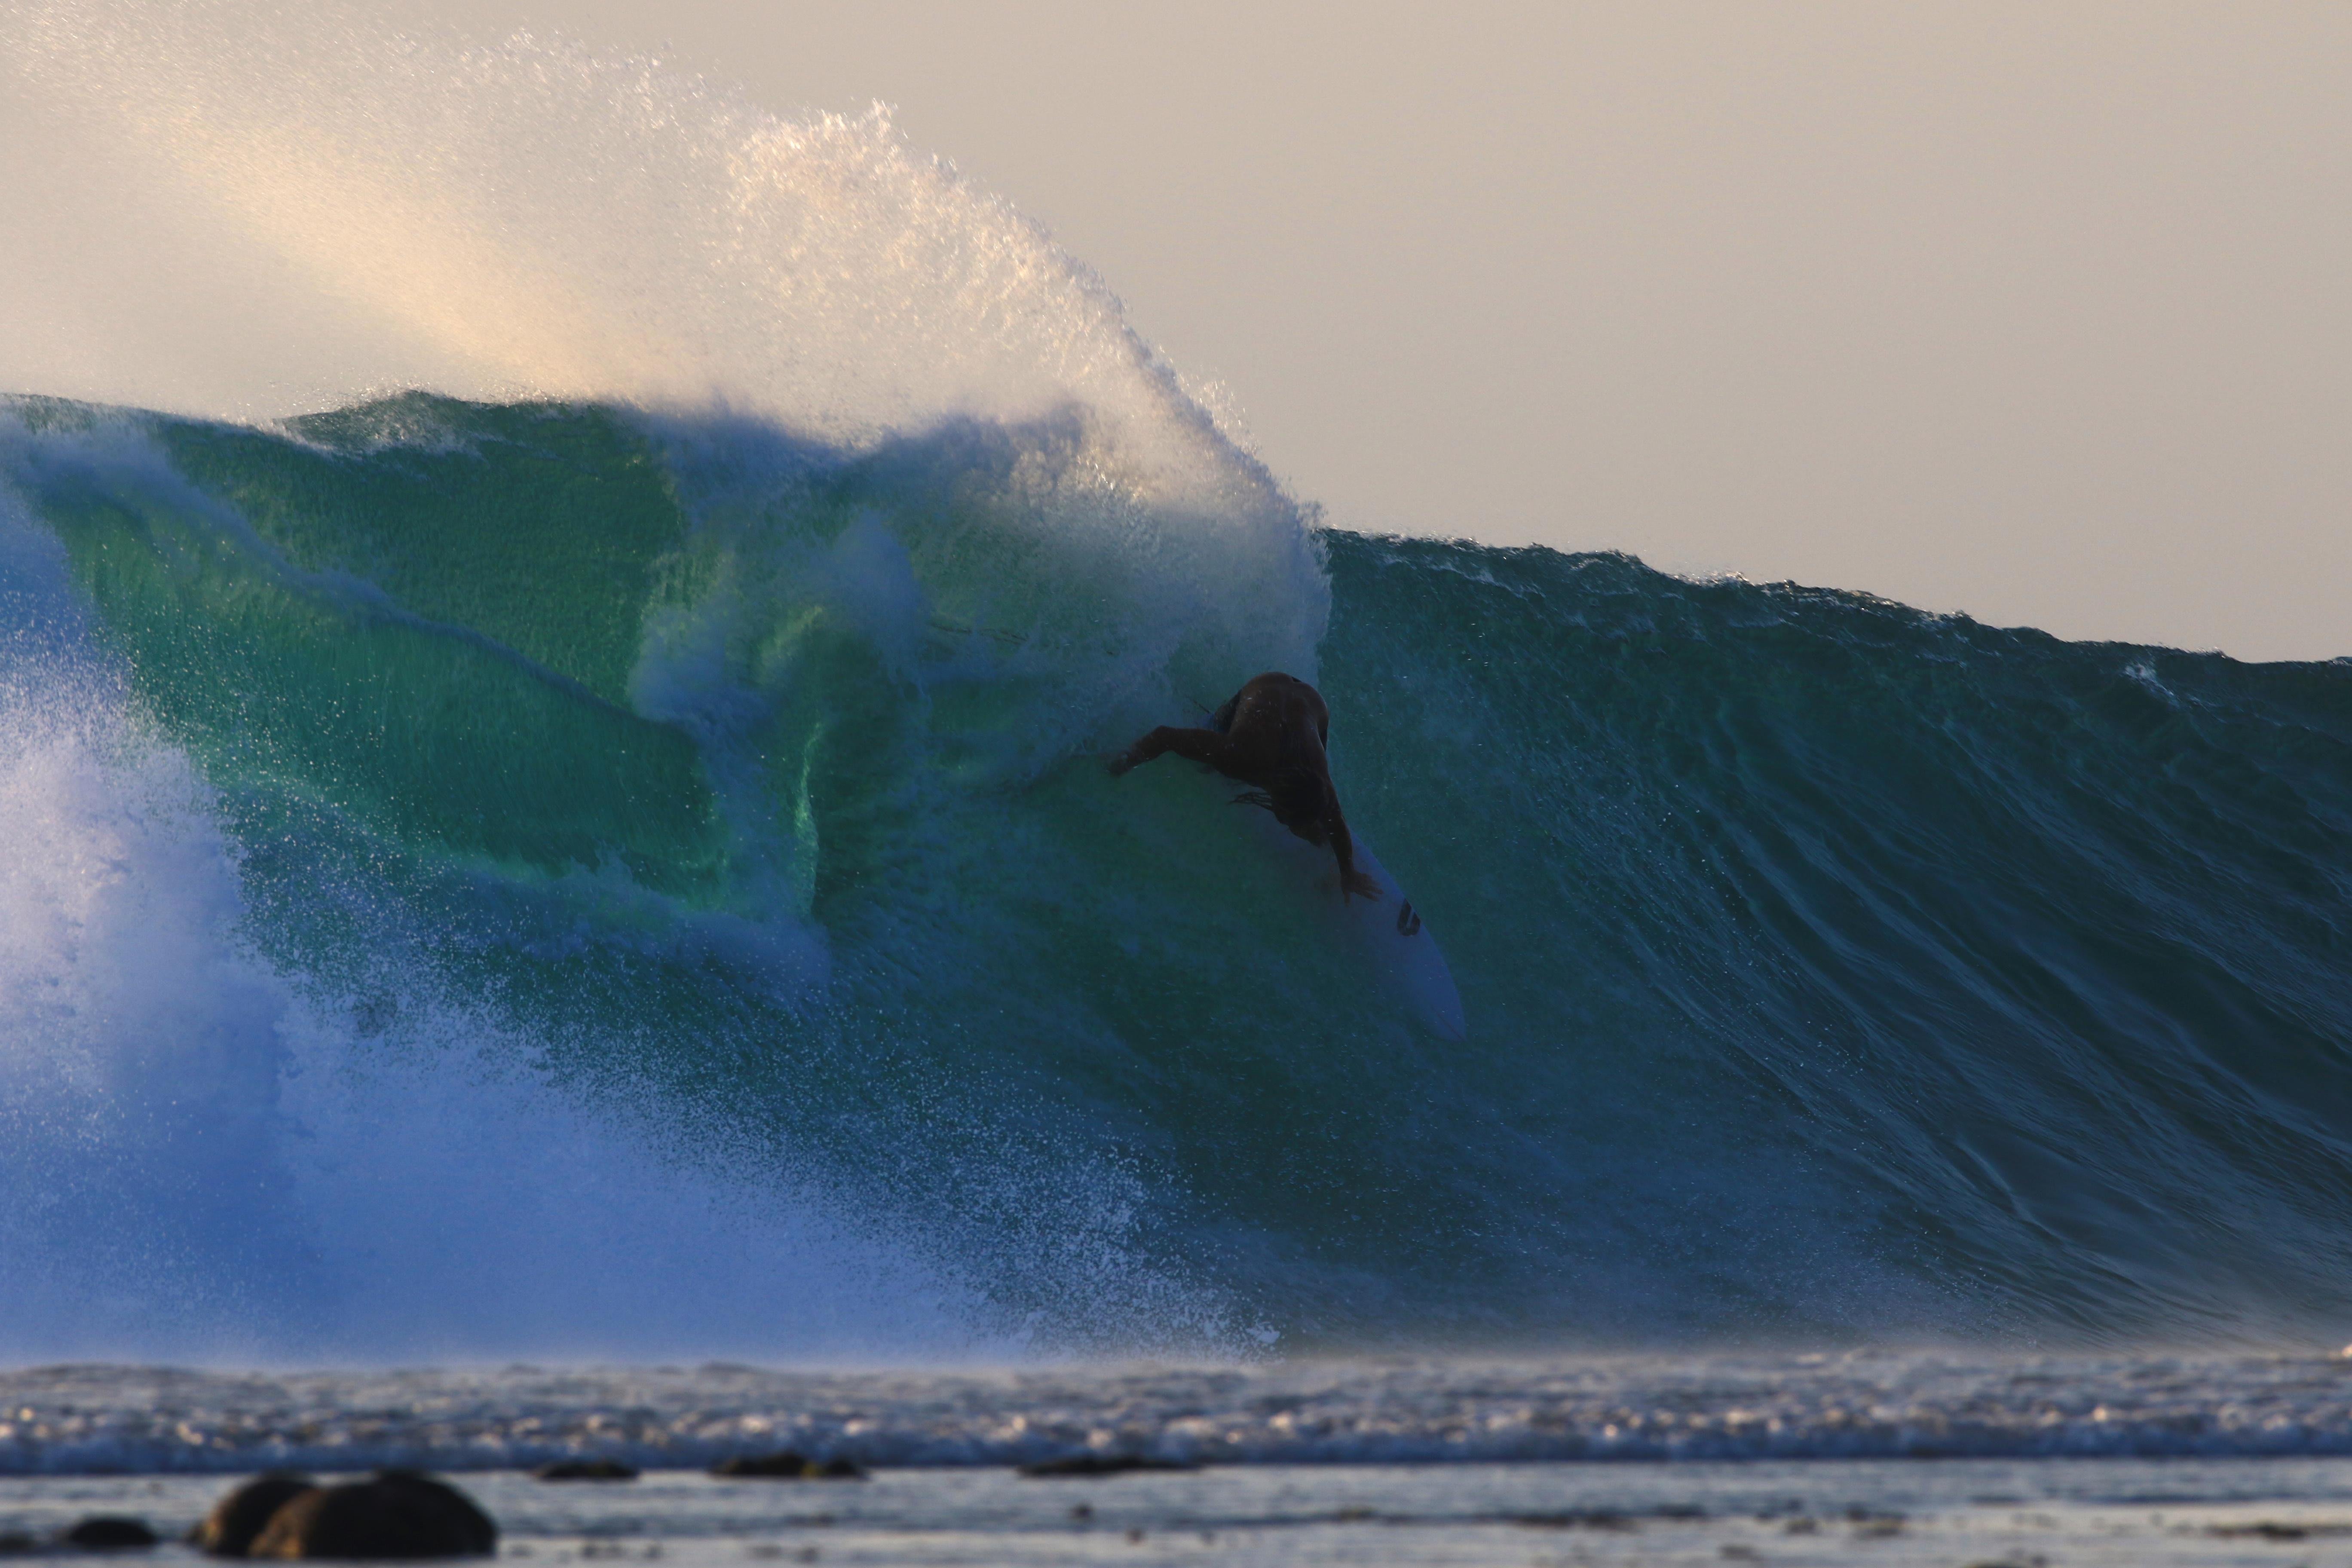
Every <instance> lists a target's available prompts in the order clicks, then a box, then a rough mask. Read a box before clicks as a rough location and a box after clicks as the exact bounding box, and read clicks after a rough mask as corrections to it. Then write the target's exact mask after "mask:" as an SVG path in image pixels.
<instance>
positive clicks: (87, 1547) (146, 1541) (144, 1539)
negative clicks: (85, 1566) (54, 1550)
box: [58, 1513, 162, 1552]
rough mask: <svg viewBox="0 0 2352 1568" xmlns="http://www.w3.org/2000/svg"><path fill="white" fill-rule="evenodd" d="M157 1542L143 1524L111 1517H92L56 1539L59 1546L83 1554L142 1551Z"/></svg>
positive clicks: (135, 1520) (145, 1523) (115, 1516)
mask: <svg viewBox="0 0 2352 1568" xmlns="http://www.w3.org/2000/svg"><path fill="white" fill-rule="evenodd" d="M160 1539H162V1538H161V1537H159V1536H158V1535H157V1534H156V1533H155V1532H154V1531H152V1530H150V1529H148V1528H147V1521H145V1520H143V1519H126V1518H123V1517H122V1516H121V1515H119V1514H110V1513H100V1514H92V1515H91V1516H90V1517H89V1518H88V1519H85V1520H83V1521H81V1522H80V1523H79V1524H77V1525H75V1526H74V1527H73V1528H72V1529H71V1530H68V1531H66V1532H65V1533H64V1534H63V1535H61V1536H59V1537H58V1542H59V1543H60V1544H61V1545H66V1546H71V1547H74V1548H76V1549H78V1550H79V1551H83V1552H137V1551H143V1550H145V1549H146V1548H147V1547H150V1546H152V1545H154V1544H155V1543H156V1542H157V1541H159V1540H160Z"/></svg>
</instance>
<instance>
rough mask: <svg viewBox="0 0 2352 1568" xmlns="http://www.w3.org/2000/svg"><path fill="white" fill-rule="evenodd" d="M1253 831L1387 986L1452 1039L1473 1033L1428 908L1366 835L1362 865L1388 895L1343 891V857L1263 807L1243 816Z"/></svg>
mask: <svg viewBox="0 0 2352 1568" xmlns="http://www.w3.org/2000/svg"><path fill="white" fill-rule="evenodd" d="M1237 815H1239V816H1242V817H1243V818H1244V819H1245V820H1246V821H1247V822H1248V823H1249V825H1250V826H1249V829H1248V830H1249V831H1250V832H1252V833H1254V834H1255V835H1256V836H1257V837H1258V838H1259V839H1260V840H1261V841H1262V842H1263V843H1264V844H1265V847H1266V853H1267V855H1268V856H1269V857H1270V858H1274V859H1276V861H1278V862H1279V863H1281V864H1283V865H1286V866H1289V867H1292V868H1295V874H1296V875H1297V876H1298V877H1300V878H1303V879H1307V880H1308V881H1309V882H1310V884H1311V885H1313V886H1314V888H1315V889H1316V892H1317V894H1318V897H1317V898H1316V899H1315V900H1314V907H1315V908H1316V909H1317V910H1319V911H1320V918H1321V920H1322V922H1323V924H1324V926H1325V927H1326V930H1327V934H1328V939H1329V940H1330V941H1331V942H1335V943H1338V944H1339V945H1342V946H1345V947H1348V948H1349V949H1352V950H1354V951H1355V952H1358V953H1359V954H1360V957H1361V958H1362V960H1363V962H1364V964H1365V966H1366V967H1367V968H1369V969H1370V971H1371V972H1372V973H1374V974H1376V975H1378V976H1379V978H1380V982H1381V987H1382V989H1383V990H1385V991H1386V992H1387V993H1388V994H1389V995H1390V996H1391V998H1392V999H1393V1000H1394V1001H1395V1002H1397V1003H1398V1004H1399V1005H1402V1007H1403V1008H1404V1009H1405V1011H1407V1012H1408V1013H1410V1014H1411V1015H1412V1016H1413V1017H1415V1018H1417V1019H1419V1020H1420V1021H1421V1022H1422V1023H1423V1024H1424V1025H1426V1026H1428V1027H1430V1028H1431V1029H1433V1030H1435V1031H1436V1032H1437V1033H1438V1034H1439V1035H1442V1036H1444V1037H1445V1038H1446V1039H1449V1040H1454V1041H1457V1042H1458V1041H1460V1040H1462V1039H1463V1038H1465V1037H1466V1036H1467V1035H1468V1033H1469V1026H1468V1023H1467V1021H1466V1020H1465V1018H1464V1017H1463V1014H1462V994H1461V993H1460V992H1459V991H1457V990H1455V989H1454V972H1453V971H1452V970H1450V969H1448V968H1446V966H1445V954H1444V953H1443V952H1439V951H1438V947H1437V938H1436V936H1435V934H1434V933H1433V932H1432V931H1430V929H1429V925H1428V922H1426V921H1423V919H1422V918H1421V911H1420V910H1417V909H1415V908H1414V907H1413V902H1412V899H1411V898H1410V897H1408V896H1407V895H1406V893H1405V890H1404V889H1403V888H1402V887H1400V886H1399V885H1398V883H1397V879H1395V878H1394V877H1391V875H1389V870H1388V868H1387V867H1385V866H1383V865H1381V858H1380V857H1379V856H1378V855H1376V854H1374V853H1373V852H1372V847H1371V846H1370V844H1368V843H1366V842H1365V841H1364V836H1363V835H1362V834H1360V833H1356V832H1353V831H1352V830H1351V831H1350V834H1349V837H1350V838H1352V839H1353V840H1354V854H1355V860H1356V868H1357V869H1358V870H1360V871H1361V872H1363V873H1364V874H1365V875H1366V876H1368V877H1370V879H1372V880H1373V881H1374V882H1375V883H1377V884H1379V886H1380V896H1379V897H1378V898H1375V899H1367V898H1364V897H1362V896H1360V895H1359V896H1357V897H1354V898H1346V897H1342V896H1341V894H1340V891H1339V863H1338V862H1337V861H1336V860H1334V859H1333V858H1332V856H1331V851H1330V850H1329V849H1328V848H1324V847H1319V846H1317V845H1313V844H1309V843H1307V840H1305V839H1303V838H1301V837H1298V836H1297V834H1295V833H1293V832H1291V831H1290V829H1288V828H1286V827H1285V826H1282V824H1280V823H1279V822H1276V820H1275V819H1274V817H1273V816H1271V815H1270V814H1268V813H1266V812H1262V811H1247V812H1242V813H1239V814H1237Z"/></svg>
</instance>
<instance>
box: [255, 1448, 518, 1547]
mask: <svg viewBox="0 0 2352 1568" xmlns="http://www.w3.org/2000/svg"><path fill="white" fill-rule="evenodd" d="M498 1545H499V1527H498V1526H497V1525H495V1524H492V1523H491V1522H490V1519H489V1516H488V1514H486V1513H484V1512H483V1511H482V1510H480V1509H478V1508H476V1507H475V1506H474V1504H473V1500H471V1499H470V1498H468V1497H467V1496H466V1494H465V1493H463V1492H461V1491H459V1490H458V1489H457V1488H455V1487H453V1486H449V1485H447V1484H446V1483H445V1482H441V1481H436V1480H435V1479H432V1478H431V1477H429V1476H424V1475H420V1474H418V1473H417V1472H415V1470H383V1471H379V1472H378V1473H377V1475H376V1478H375V1479H373V1480H370V1481H354V1482H352V1483H350V1484H348V1485H345V1486H339V1487H316V1488H313V1489H311V1490H310V1491H307V1492H303V1493H302V1494H300V1495H299V1496H298V1497H295V1498H293V1499H292V1500H289V1501H288V1502H287V1503H286V1504H285V1505H284V1506H282V1507H280V1508H279V1509H278V1511H277V1512H276V1513H275V1514H273V1515H271V1516H270V1520H269V1523H268V1525H267V1526H266V1527H264V1528H263V1530H262V1531H261V1534H260V1535H259V1536H258V1537H257V1538H256V1540H255V1541H254V1542H253V1546H252V1549H251V1551H250V1552H249V1553H248V1555H251V1556H254V1557H343V1558H387V1557H410V1558H416V1557H487V1556H488V1555H489V1554H490V1553H491V1552H496V1551H497V1550H498Z"/></svg>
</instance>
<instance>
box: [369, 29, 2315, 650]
mask: <svg viewBox="0 0 2352 1568" xmlns="http://www.w3.org/2000/svg"><path fill="white" fill-rule="evenodd" d="M371 8H372V9H375V10H378V11H379V12H380V13H381V14H382V15H383V16H385V17H386V18H387V19H392V20H404V19H410V18H413V19H415V20H416V21H417V22H418V23H419V24H424V23H428V22H430V23H438V24H442V25H446V26H450V27H454V28H456V29H457V30H459V31H460V32H462V33H465V34H467V35H470V36H474V37H486V38H487V37H497V36H499V35H501V34H503V33H504V32H506V31H507V30H509V29H510V28H512V27H515V26H529V27H530V28H532V29H533V30H535V31H538V32H540V33H542V34H561V35H568V36H569V37H572V38H575V39H577V40H579V41H581V42H583V43H585V44H587V45H589V46H591V47H596V48H601V49H613V50H652V51H656V52H660V53H662V54H664V55H665V56H666V58H671V59H673V60H675V61H676V62H677V64H678V65H680V66H682V67H684V68H688V69H691V70H698V71H701V72H704V73H706V74H708V75H710V76H712V77H715V78H719V79H724V80H727V81H730V82H732V83H735V84H739V85H740V87H741V88H743V89H745V90H746V91H747V93H748V95H749V96H750V97H751V98H752V99H754V100H758V101H760V102H761V103H763V104H765V105H767V106H768V107H771V108H773V109H775V110H782V111H792V110H800V109H804V108H814V109H833V110H859V109H862V108H864V107H865V106H866V103H867V102H868V101H869V100H876V99H880V100H887V101H888V102H890V103H892V104H895V105H896V106H897V109H898V115H897V119H898V124H899V126H900V127H901V128H902V129H903V131H904V132H906V134H907V135H908V138H909V139H910V140H911V141H912V142H914V143H915V144H916V145H918V146H919V147H921V148H923V149H925V150H927V151H930V152H935V153H940V154H942V155H944V156H946V157H949V158H951V159H953V160H954V161H956V162H957V163H959V164H960V165H961V167H962V168H963V169H965V170H966V171H967V172H968V173H970V174H972V175H974V176H975V177H977V178H978V179H980V180H981V181H982V182H983V183H984V184H987V185H989V186H990V187H992V189H994V190H996V191H998V192H1000V193H1002V194H1003V195H1005V196H1006V197H1008V198H1009V199H1010V200H1011V201H1012V202H1013V203H1014V204H1015V205H1017V206H1019V207H1020V208H1022V209H1023V210H1024V211H1025V212H1027V213H1029V214H1030V215H1032V216H1034V217H1036V218H1038V219H1039V220H1041V221H1042V222H1043V223H1045V225H1046V226H1048V227H1049V228H1050V229H1051V230H1052V231H1053V233H1054V234H1055V236H1056V237H1058V238H1059V239H1060V241H1061V242H1062V243H1063V244H1064V245H1065V246H1066V247H1067V248H1068V249H1069V250H1071V251H1072V252H1074V253H1075V254H1076V256H1078V257H1079V258H1082V259H1083V260H1085V261H1086V262H1087V263H1089V264H1091V265H1092V266H1093V267H1094V268H1097V270H1098V271H1099V272H1100V273H1101V275H1102V276H1103V277H1104V278H1105V279H1107V280H1108V282H1109V284H1110V285H1111V286H1112V288H1114V289H1116V290H1117V291H1118V293H1119V294H1120V296H1121V297H1122V298H1124V300H1126V301H1127V303H1128V305H1129V310H1130V311H1131V313H1132V317H1133V319H1134V321H1136V323H1137V324H1138V325H1139V327H1140V329H1141V330H1142V331H1143V332H1144V333H1145V334H1146V335H1147V336H1148V337H1150V338H1151V339H1152V340H1153V341H1154V342H1157V343H1159V344H1160V346H1161V347H1162V348H1163V349H1164V350H1165V351H1166V353H1168V354H1169V356H1170V357H1171V359H1172V360H1173V361H1174V362H1175V363H1177V364H1178V365H1179V366H1180V367H1181V369H1182V370H1183V371H1184V372H1185V373H1186V374H1188V375H1190V376H1192V377H1193V378H1196V379H1199V380H1214V381H1217V382H1221V383H1223V384H1224V386H1225V388H1226V389H1227V392H1228V394H1229V395H1230V398H1231V401H1232V402H1233V404H1234V405H1237V406H1238V407H1239V409H1240V410H1241V412H1242V414H1243V416H1244V418H1245V420H1246V423H1247V425H1248V426H1249V427H1250V429H1251V430H1252V431H1253V432H1254V433H1255V438H1256V441H1257V445H1258V448H1259V451H1260V453H1261V455H1262V456H1263V457H1264V458H1265V460H1266V461H1267V463H1268V464H1269V465H1270V466H1271V467H1272V468H1274V469H1275V470H1276V473H1278V474H1279V475H1281V476H1282V477H1283V478H1284V479H1285V480H1286V482H1287V483H1288V484H1289V485H1290V486H1291V488H1292V489H1294V490H1295V491H1296V492H1297V494H1298V495H1300V496H1301V497H1303V498H1305V499H1307V500H1313V501H1317V502H1319V503H1321V504H1322V505H1323V506H1324V507H1325V508H1326V509H1327V513H1328V518H1329V520H1330V521H1333V522H1334V523H1337V524H1339V525H1340V526H1343V527H1351V528H1367V529H1385V530H1396V531H1409V532H1416V533H1439V534H1461V535H1468V536H1471V537H1474V538H1477V539H1481V540H1486V541H1492V542H1510V543H1517V542H1541V543H1545V544H1549V545H1553V546H1556V547H1559V548H1561V549H1570V550H1578V549H1594V548H1607V547H1614V548H1622V549H1626V550H1631V551H1633V552H1636V553H1638V554H1640V555H1641V556H1642V557H1643V558H1644V559H1645V560H1648V561H1650V562H1651V563H1654V564H1656V565H1659V566H1663V567H1666V568H1669V569H1673V570H1679V571H1685V572H1714V571H1725V572H1738V573H1741V574H1746V575H1748V576H1750V577H1755V578H1782V577H1793V578H1796V579H1799V580H1801V581H1805V582H1808V583H1814V584H1831V585H1835V586H1840V587H1850V588H1859V589H1866V590H1869V591H1872V592H1874V593H1879V594H1884V595H1889V596H1892V597H1895V598H1899V599H1904V600H1907V601H1909V602H1912V603H1915V604H1918V605H1926V606H1928V607H1931V608H1936V609H1953V610H1962V611H1966V612H1968V613H1969V614H1971V615H1974V616H1978V617H1979V618H1981V619H1985V620H1989V621H1992V622H1996V623H2000V624H2031V625H2035V626H2043V627H2046V628H2048V629H2051V630H2053V631H2056V632H2059V633H2061V634H2063V635H2067V636H2072V637H2122V638H2130V639H2136V640H2149V641H2162V642H2168V643H2173V644H2178V645H2183V646H2188V647H2221V648H2223V649H2225V650H2227V651H2230V652H2232V653H2235V654H2238V655H2241V656H2242V657H2249V658H2284V657H2299V658H2325V657H2331V656H2335V655H2338V654H2352V615H2347V608H2346V587H2347V580H2352V572H2347V568H2352V526H2347V524H2352V439H2347V437H2352V289H2348V288H2347V279H2352V5H2342V4H2340V3H2330V4H2324V5H2323V4H2313V5H2258V4H2246V3H2236V4H2230V5H2208V6H2198V7H2181V6H2172V5H2158V4H2149V3H2136V4H2129V5H2053V4H2050V3H2048V0H2036V3H2033V4H2024V5H1922V4H1905V5H1876V4H1874V5H1780V4H1775V5H1760V4H1759V5H1696V6H1692V5H1660V4H1641V5H1602V6H1573V5H1558V4H1543V5H1493V6H1486V7H1477V6H1464V5H1446V6H1444V7H1437V6H1428V7H1404V6H1396V5H1376V4H1365V3H1361V0H1355V3H1350V4H1347V5H1302V4H1295V3H1270V0H1254V3H1252V4H1247V5H1222V4H1204V3H1201V0H1188V3H1186V4H1183V5H1160V6H1148V7H1147V6H1133V5H1104V4H1101V3H1099V0H1091V3H1087V4H1058V3H1056V4H1036V3H1024V4H1012V5H987V6H980V5H910V4H904V3H875V0H865V3H861V4H858V5H842V4H826V5H811V4H802V3H797V0H793V3H779V0H756V3H755V0H659V3H658V4H656V3H655V0H383V3H382V4H381V5H375V6H372V7H371Z"/></svg>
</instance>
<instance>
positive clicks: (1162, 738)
mask: <svg viewBox="0 0 2352 1568" xmlns="http://www.w3.org/2000/svg"><path fill="white" fill-rule="evenodd" d="M1169 752H1175V753H1176V754H1177V755H1178V756H1180V757H1189V758H1191V759H1192V761H1193V762H1196V763H1208V764H1209V766H1211V767H1213V768H1215V769H1217V770H1218V771H1220V772H1225V771H1227V764H1229V763H1232V762H1233V761H1234V742H1233V738H1232V737H1231V736H1229V735H1220V734H1218V733H1217V732H1216V731H1214V730H1180V729H1178V728H1176V727H1175V726H1174V725H1172V724H1162V725H1160V728H1158V729H1157V730H1154V731H1151V733H1150V734H1149V735H1146V736H1144V737H1143V739H1141V740H1140V741H1138V742H1136V743H1135V744H1133V745H1132V746H1129V748H1128V749H1127V750H1126V751H1124V752H1120V753H1119V754H1118V756H1116V757H1113V758H1112V759H1111V761H1110V771H1111V772H1112V773H1126V772H1127V771H1128V770H1129V769H1130V768H1139V767H1141V766H1142V765H1143V764H1144V763H1148V762H1150V761H1151V760H1152V759H1153V758H1155V757H1160V756H1165V755H1166V754H1167V753H1169Z"/></svg>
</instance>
